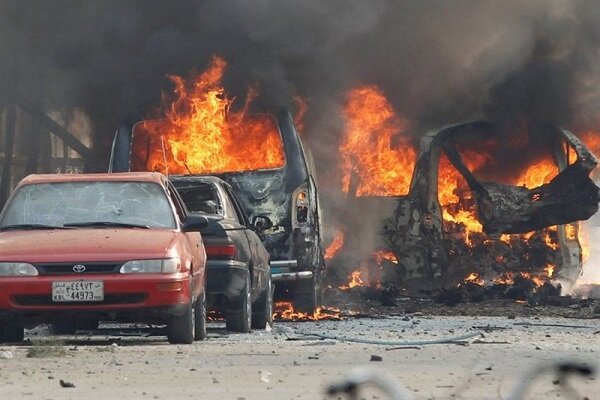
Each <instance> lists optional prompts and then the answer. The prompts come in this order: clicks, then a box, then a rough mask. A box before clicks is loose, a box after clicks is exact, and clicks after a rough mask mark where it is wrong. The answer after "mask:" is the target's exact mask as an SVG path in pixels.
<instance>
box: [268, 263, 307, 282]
mask: <svg viewBox="0 0 600 400" xmlns="http://www.w3.org/2000/svg"><path fill="white" fill-rule="evenodd" d="M297 268H298V261H297V260H280V261H271V277H272V279H273V281H274V282H285V281H299V280H305V279H312V277H313V272H312V271H297V270H296V271H295V269H297Z"/></svg>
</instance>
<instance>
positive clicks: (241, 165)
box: [130, 114, 285, 174]
mask: <svg viewBox="0 0 600 400" xmlns="http://www.w3.org/2000/svg"><path fill="white" fill-rule="evenodd" d="M178 123H179V124H178V125H175V124H174V123H173V122H170V121H168V120H166V119H164V120H152V121H142V122H140V123H138V124H136V125H135V127H134V130H133V139H132V151H131V166H130V167H131V170H132V171H158V172H162V173H165V174H207V173H224V172H243V171H256V170H265V169H278V168H281V167H283V166H284V165H285V153H284V147H283V142H282V139H281V133H280V132H279V128H278V125H277V120H276V119H275V118H274V117H273V116H272V115H270V114H252V115H246V116H244V117H243V119H240V120H238V121H228V123H227V124H226V125H222V126H219V125H218V124H211V123H210V121H190V120H185V121H178Z"/></svg>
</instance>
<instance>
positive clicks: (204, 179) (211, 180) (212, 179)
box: [169, 175, 228, 185]
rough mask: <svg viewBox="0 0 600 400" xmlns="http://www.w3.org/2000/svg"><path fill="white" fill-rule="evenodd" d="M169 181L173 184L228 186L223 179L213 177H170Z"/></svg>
mask: <svg viewBox="0 0 600 400" xmlns="http://www.w3.org/2000/svg"><path fill="white" fill-rule="evenodd" d="M169 180H170V181H172V182H185V181H189V182H207V183H218V184H221V185H228V184H227V182H225V181H224V180H223V179H221V178H219V177H218V176H212V175H170V176H169Z"/></svg>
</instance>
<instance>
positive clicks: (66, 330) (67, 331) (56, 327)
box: [48, 321, 77, 335]
mask: <svg viewBox="0 0 600 400" xmlns="http://www.w3.org/2000/svg"><path fill="white" fill-rule="evenodd" d="M48 330H49V331H50V333H51V334H52V335H74V334H75V332H77V324H76V323H75V322H74V321H66V322H57V323H54V324H50V325H49V326H48Z"/></svg>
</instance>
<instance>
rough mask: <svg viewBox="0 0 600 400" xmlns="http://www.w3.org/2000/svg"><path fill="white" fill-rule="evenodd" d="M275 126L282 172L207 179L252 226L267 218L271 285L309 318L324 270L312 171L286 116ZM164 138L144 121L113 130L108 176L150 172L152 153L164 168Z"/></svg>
mask: <svg viewBox="0 0 600 400" xmlns="http://www.w3.org/2000/svg"><path fill="white" fill-rule="evenodd" d="M270 117H272V116H270ZM274 126H275V127H276V128H275V129H276V130H277V131H278V135H279V137H280V139H279V140H281V141H282V145H283V152H284V155H285V163H284V165H283V166H282V167H280V168H271V169H258V170H245V171H241V172H237V171H233V172H223V173H213V172H209V173H210V174H211V175H215V176H218V177H219V178H221V179H223V180H224V181H226V182H227V183H229V184H230V185H231V186H232V187H233V189H234V191H235V192H236V194H237V196H238V198H239V199H240V202H241V205H242V207H243V208H244V210H245V212H246V214H247V215H248V216H249V217H250V219H251V220H252V219H253V218H255V217H257V216H268V217H269V219H270V220H271V221H272V225H273V226H272V227H271V228H270V229H267V230H264V231H263V232H262V233H261V234H260V237H261V240H262V241H263V243H264V245H265V247H266V249H267V251H268V252H269V254H270V257H271V274H272V279H273V281H274V282H276V287H277V289H278V292H280V293H283V292H284V291H285V292H287V291H289V292H291V294H292V296H293V300H294V304H295V305H296V307H297V308H299V309H300V310H302V311H307V312H312V311H314V310H315V309H316V308H317V307H318V306H319V305H320V302H321V299H320V293H321V282H322V275H323V271H324V269H325V261H324V257H323V248H322V243H321V215H320V210H319V198H318V192H317V185H316V178H315V172H314V166H313V164H312V162H311V160H310V159H309V156H308V154H307V152H306V151H305V149H304V148H303V146H302V143H301V140H300V138H299V136H298V134H297V132H296V129H295V127H294V123H293V121H292V118H291V116H290V114H289V112H287V111H285V110H284V111H282V112H280V113H279V114H278V115H277V117H276V121H275V124H274ZM162 134H163V133H162V132H161V124H160V121H142V122H139V123H137V124H136V125H135V126H134V127H133V129H129V128H127V127H123V128H120V129H119V130H117V133H116V135H115V139H114V142H113V149H112V154H111V162H110V170H111V171H113V172H119V171H129V170H132V171H139V170H153V168H156V167H153V166H151V165H150V160H151V159H152V158H153V154H156V153H158V154H159V156H158V157H159V158H163V157H164V159H165V164H167V163H168V160H167V159H168V158H169V157H170V155H169V154H167V153H168V152H165V151H164V148H165V146H164V141H163V140H162V137H163V136H162ZM255 151H260V150H259V149H256V150H255Z"/></svg>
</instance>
